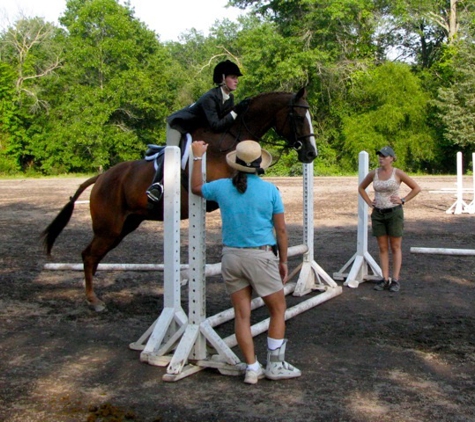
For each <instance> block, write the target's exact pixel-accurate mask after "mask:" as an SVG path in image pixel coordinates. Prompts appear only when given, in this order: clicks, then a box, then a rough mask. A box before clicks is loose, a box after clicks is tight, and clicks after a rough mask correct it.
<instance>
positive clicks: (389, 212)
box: [371, 205, 404, 237]
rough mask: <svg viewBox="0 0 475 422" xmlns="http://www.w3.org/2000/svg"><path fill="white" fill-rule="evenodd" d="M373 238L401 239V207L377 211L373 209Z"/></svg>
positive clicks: (402, 228)
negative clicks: (389, 237) (388, 237)
mask: <svg viewBox="0 0 475 422" xmlns="http://www.w3.org/2000/svg"><path fill="white" fill-rule="evenodd" d="M371 225H372V229H373V230H372V231H373V236H376V237H379V236H385V235H387V236H391V237H402V235H403V232H404V210H403V208H402V206H401V205H398V206H397V207H393V208H389V209H383V210H379V209H378V208H373V212H372V213H371Z"/></svg>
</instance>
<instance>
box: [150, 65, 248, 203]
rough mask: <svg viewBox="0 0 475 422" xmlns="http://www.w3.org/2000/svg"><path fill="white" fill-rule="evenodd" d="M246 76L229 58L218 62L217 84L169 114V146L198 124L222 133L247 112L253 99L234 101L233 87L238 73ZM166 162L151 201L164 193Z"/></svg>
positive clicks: (158, 175) (158, 171)
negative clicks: (188, 103)
mask: <svg viewBox="0 0 475 422" xmlns="http://www.w3.org/2000/svg"><path fill="white" fill-rule="evenodd" d="M239 76H242V73H241V70H240V69H239V67H238V66H237V65H236V64H235V63H233V62H231V61H230V60H225V61H223V62H220V63H218V64H217V65H216V66H215V68H214V71H213V82H214V83H215V84H216V85H217V86H216V87H214V88H212V89H210V90H209V91H208V92H207V93H206V94H204V95H202V96H201V97H200V98H199V99H198V101H196V102H195V103H193V104H191V105H190V106H187V107H185V108H183V109H181V110H179V111H176V112H175V113H173V114H172V115H171V116H169V117H168V118H167V146H179V145H180V141H181V138H182V136H183V135H184V134H186V133H190V132H192V131H193V130H194V129H197V128H198V127H207V126H209V128H210V129H211V130H212V131H213V132H215V133H221V132H225V131H226V130H228V129H229V128H230V127H231V126H232V124H233V123H234V120H235V119H236V117H237V115H238V114H240V113H242V112H244V111H245V110H246V109H247V107H248V105H249V100H247V99H246V100H243V101H241V102H240V103H239V104H237V105H236V106H235V105H234V96H233V94H232V92H233V91H235V90H236V88H237V84H238V77H239ZM162 172H163V166H159V168H158V169H157V171H156V173H155V177H154V179H153V182H152V185H151V186H149V188H148V189H147V197H148V199H149V202H150V203H151V204H155V203H157V202H159V201H160V199H161V198H162V195H163V185H162V183H161V181H162V178H163V174H162Z"/></svg>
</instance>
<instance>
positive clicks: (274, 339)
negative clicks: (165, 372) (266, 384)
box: [191, 141, 301, 384]
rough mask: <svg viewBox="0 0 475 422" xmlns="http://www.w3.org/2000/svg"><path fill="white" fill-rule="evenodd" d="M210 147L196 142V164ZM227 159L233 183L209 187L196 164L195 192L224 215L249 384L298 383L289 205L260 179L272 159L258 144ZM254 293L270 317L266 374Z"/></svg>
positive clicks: (225, 266)
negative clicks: (288, 357)
mask: <svg viewBox="0 0 475 422" xmlns="http://www.w3.org/2000/svg"><path fill="white" fill-rule="evenodd" d="M207 147H208V145H207V144H206V143H205V142H203V141H195V142H193V143H192V150H193V155H194V159H195V160H196V161H199V160H201V158H202V157H203V155H204V154H205V152H206V149H207ZM226 160H227V163H228V165H229V166H230V167H231V168H233V169H235V170H236V173H235V175H234V176H233V177H232V178H226V179H219V180H215V181H212V182H209V183H204V182H203V180H202V173H201V165H193V169H192V175H191V189H192V192H193V193H194V194H196V195H200V196H202V197H204V198H205V199H206V200H210V201H216V202H217V203H218V204H219V208H220V210H221V219H222V238H223V253H222V263H221V269H222V275H223V279H224V281H225V283H226V289H227V291H228V293H229V294H230V295H231V302H232V304H233V308H234V311H235V332H236V339H237V342H238V345H239V348H240V349H241V351H242V353H243V355H244V359H245V361H246V364H247V369H246V375H245V378H244V382H245V383H247V384H256V383H257V381H258V380H259V379H261V378H264V377H266V378H268V379H272V380H279V379H287V378H295V377H298V376H300V375H301V372H300V370H299V369H297V368H295V367H294V366H292V365H291V364H289V363H287V362H285V348H286V343H287V340H286V339H285V337H284V336H285V310H286V303H285V294H284V289H283V285H284V284H285V283H286V282H287V278H288V267H287V247H288V239H287V228H286V224H285V216H284V205H283V203H282V198H281V196H280V193H279V191H278V190H277V188H276V187H275V186H274V185H273V184H272V183H269V182H266V181H264V180H262V179H261V178H260V177H259V175H261V174H263V173H264V170H265V169H266V168H267V167H269V165H270V164H271V162H272V157H271V155H270V153H269V152H267V151H266V150H262V149H261V147H260V145H259V143H258V142H256V141H241V142H240V143H239V144H238V145H237V147H236V150H235V151H233V152H230V153H229V154H228V155H227V156H226ZM196 161H195V162H196ZM274 231H275V235H274ZM277 252H278V253H277ZM253 291H255V292H256V293H257V295H259V296H260V297H262V299H263V301H264V303H265V305H266V306H267V308H268V310H269V313H270V323H269V331H268V337H267V348H268V352H267V365H266V368H265V370H264V368H263V367H262V366H261V364H260V363H259V361H258V360H257V357H256V355H255V351H254V341H253V338H252V333H251V300H252V293H253Z"/></svg>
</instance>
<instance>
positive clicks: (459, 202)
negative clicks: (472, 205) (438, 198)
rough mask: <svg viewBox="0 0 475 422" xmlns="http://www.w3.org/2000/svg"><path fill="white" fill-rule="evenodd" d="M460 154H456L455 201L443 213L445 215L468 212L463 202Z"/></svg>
mask: <svg viewBox="0 0 475 422" xmlns="http://www.w3.org/2000/svg"><path fill="white" fill-rule="evenodd" d="M462 158H463V157H462V153H461V152H460V151H459V152H457V199H456V201H455V202H454V203H453V204H452V206H451V207H450V208H449V209H448V210H447V211H445V213H446V214H462V213H465V212H469V211H468V206H467V204H466V203H465V201H464V200H463V163H462Z"/></svg>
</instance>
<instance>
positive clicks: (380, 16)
mask: <svg viewBox="0 0 475 422" xmlns="http://www.w3.org/2000/svg"><path fill="white" fill-rule="evenodd" d="M229 4H230V5H233V6H236V7H240V8H242V9H243V10H245V11H246V12H247V14H246V15H245V17H242V18H241V19H240V21H239V23H235V22H230V21H228V20H223V21H222V22H219V23H216V24H215V26H214V27H213V28H211V31H210V34H209V35H208V36H203V35H202V34H200V33H199V32H197V31H195V30H193V29H191V30H190V31H189V32H187V33H185V34H183V35H182V38H181V40H180V42H169V43H163V42H161V41H160V36H159V34H156V33H155V32H153V31H151V30H149V29H148V28H147V27H146V25H145V24H144V23H142V22H141V21H140V20H138V19H137V18H136V17H135V16H134V10H133V9H132V8H131V7H130V5H129V4H128V3H126V4H125V5H122V4H119V2H118V1H117V0H68V1H67V7H66V11H65V13H64V15H63V16H62V17H61V19H60V26H55V25H53V24H51V23H48V22H44V21H43V20H42V19H40V18H37V17H32V18H21V19H19V20H17V21H16V22H14V24H13V25H12V26H10V27H8V28H6V29H5V30H4V31H3V32H1V33H0V41H1V42H0V59H1V61H0V174H14V173H20V172H23V173H26V174H63V173H69V172H97V171H101V170H104V169H107V168H109V167H110V166H112V165H114V164H116V163H117V162H120V161H124V160H130V159H138V158H141V157H142V156H143V153H144V151H145V149H146V145H147V144H150V143H156V144H164V143H165V133H164V131H165V118H166V116H167V115H169V114H171V113H172V112H173V111H174V110H176V109H178V108H181V107H183V106H185V105H187V104H190V103H192V102H193V101H195V100H196V99H197V98H198V97H199V96H200V95H201V94H202V93H204V92H205V91H206V90H208V89H209V88H210V87H211V86H212V83H211V74H212V69H213V67H214V65H215V64H216V63H217V62H218V61H221V60H223V59H225V58H229V59H231V60H233V61H235V62H237V63H238V64H239V65H240V67H241V68H242V70H243V73H244V76H243V77H242V78H241V79H240V84H239V87H238V91H237V92H236V97H237V100H239V99H242V98H244V97H248V96H252V95H256V94H258V93H261V92H266V91H282V90H283V91H297V90H298V89H299V88H300V87H302V86H307V88H308V94H309V102H310V104H311V113H312V116H313V119H314V131H315V133H316V137H317V145H318V148H319V157H318V158H317V159H316V161H315V166H316V170H317V174H339V173H347V172H354V171H356V169H357V163H356V161H357V157H358V153H359V152H360V151H362V150H367V151H368V152H370V153H373V151H374V150H375V149H377V148H380V147H382V146H384V145H387V144H389V145H392V146H393V147H394V148H395V150H396V152H397V153H398V158H399V161H398V163H400V164H399V165H401V166H403V167H404V168H405V169H406V170H409V171H414V172H431V173H446V172H454V171H455V168H454V167H455V165H454V162H455V160H454V156H455V152H456V151H459V150H460V151H464V152H470V153H471V152H472V151H474V150H475V82H474V81H475V71H474V69H475V5H474V4H473V2H472V1H469V0H292V1H280V0H272V1H262V0H231V1H229ZM275 137H276V135H275V134H272V133H271V134H268V135H266V140H268V141H270V142H269V143H274V142H273V141H275V140H276V139H275ZM269 148H270V149H271V150H273V152H274V153H275V154H276V155H280V154H281V153H282V151H280V150H279V148H278V147H272V146H269ZM470 155H471V154H470ZM272 171H273V173H274V174H278V175H294V174H298V173H299V172H300V171H301V166H300V165H299V164H298V163H297V162H296V157H295V154H293V153H292V152H290V153H288V152H286V151H284V152H283V154H282V155H281V157H280V161H279V162H278V163H277V165H275V166H274V167H273V168H272Z"/></svg>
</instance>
